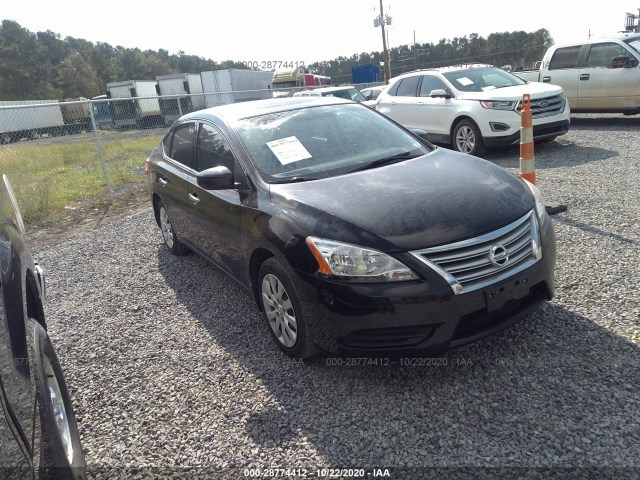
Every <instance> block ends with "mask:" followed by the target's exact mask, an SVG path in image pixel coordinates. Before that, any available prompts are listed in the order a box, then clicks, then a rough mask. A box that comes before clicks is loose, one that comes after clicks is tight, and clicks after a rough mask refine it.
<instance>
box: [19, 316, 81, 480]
mask: <svg viewBox="0 0 640 480" xmlns="http://www.w3.org/2000/svg"><path fill="white" fill-rule="evenodd" d="M27 336H28V344H29V350H30V352H29V353H30V356H31V360H32V361H31V367H32V374H33V382H34V383H35V388H36V395H37V400H38V411H39V420H40V431H41V445H40V459H39V461H40V465H39V468H38V470H39V476H40V477H41V478H45V479H54V478H55V479H77V478H85V474H86V472H85V470H86V461H85V458H84V453H83V451H82V446H81V444H80V434H79V432H78V425H77V423H76V419H75V415H74V412H73V407H72V404H71V397H70V395H69V391H68V389H67V384H66V382H65V379H64V375H63V373H62V368H61V367H60V362H59V361H58V357H57V355H56V352H55V350H54V349H53V345H52V344H51V341H50V340H49V336H48V335H47V332H46V331H45V330H44V328H42V326H41V325H40V324H39V323H38V322H36V321H35V320H33V319H29V320H28V329H27Z"/></svg>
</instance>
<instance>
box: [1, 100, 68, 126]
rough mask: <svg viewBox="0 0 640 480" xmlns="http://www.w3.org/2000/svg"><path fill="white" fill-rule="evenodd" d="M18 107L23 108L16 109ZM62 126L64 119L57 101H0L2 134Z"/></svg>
mask: <svg viewBox="0 0 640 480" xmlns="http://www.w3.org/2000/svg"><path fill="white" fill-rule="evenodd" d="M27 105H36V106H27ZM19 106H24V108H16V107H19ZM2 107H14V108H2ZM63 126H64V119H63V118H62V109H61V108H60V102H59V101H58V100H15V101H0V132H2V133H7V132H18V131H32V130H38V129H47V128H54V127H63Z"/></svg>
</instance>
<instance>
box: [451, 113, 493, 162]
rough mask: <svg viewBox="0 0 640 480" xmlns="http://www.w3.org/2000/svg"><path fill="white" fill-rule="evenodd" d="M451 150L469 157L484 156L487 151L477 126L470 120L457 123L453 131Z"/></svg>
mask: <svg viewBox="0 0 640 480" xmlns="http://www.w3.org/2000/svg"><path fill="white" fill-rule="evenodd" d="M452 137H453V142H452V143H453V148H454V149H455V150H457V151H458V152H462V153H468V154H469V155H476V156H480V155H484V153H485V152H486V151H487V149H486V147H485V146H484V141H483V139H482V134H481V133H480V129H479V128H478V126H477V125H476V124H475V123H474V122H473V121H471V120H462V121H460V122H458V123H457V124H456V126H455V128H454V129H453V135H452Z"/></svg>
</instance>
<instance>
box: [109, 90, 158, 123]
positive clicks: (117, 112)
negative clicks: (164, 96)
mask: <svg viewBox="0 0 640 480" xmlns="http://www.w3.org/2000/svg"><path fill="white" fill-rule="evenodd" d="M156 85H157V82H156V81H155V80H125V81H123V82H112V83H107V92H108V94H109V96H110V98H111V99H114V100H116V101H114V102H111V106H112V108H113V110H114V119H113V120H114V124H115V126H116V127H120V126H126V125H139V124H144V119H146V118H147V117H153V118H154V120H153V123H154V124H155V123H157V119H159V118H161V111H160V102H159V101H158V98H157V97H158V92H157V91H156ZM138 97H155V98H138ZM119 98H123V99H124V98H138V99H137V100H135V108H133V107H132V106H131V104H130V102H129V103H128V102H123V101H120V102H118V101H117V99H119ZM147 126H148V125H147Z"/></svg>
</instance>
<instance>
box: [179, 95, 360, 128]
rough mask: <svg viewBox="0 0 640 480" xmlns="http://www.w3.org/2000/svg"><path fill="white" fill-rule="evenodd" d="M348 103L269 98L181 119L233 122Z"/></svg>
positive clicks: (216, 108) (329, 100) (332, 100)
mask: <svg viewBox="0 0 640 480" xmlns="http://www.w3.org/2000/svg"><path fill="white" fill-rule="evenodd" d="M345 103H349V104H352V103H354V102H352V101H351V100H346V99H343V98H337V97H285V98H269V99H266V100H253V101H250V102H240V103H231V104H228V105H221V106H218V107H211V108H205V109H204V110H198V111H196V112H192V113H188V114H186V115H184V116H183V117H182V119H183V120H187V119H202V118H208V119H221V120H224V121H226V122H234V121H236V120H241V119H243V118H250V117H256V116H260V115H267V114H270V113H276V112H286V111H289V110H297V109H301V108H309V107H317V106H322V105H339V104H345Z"/></svg>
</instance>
